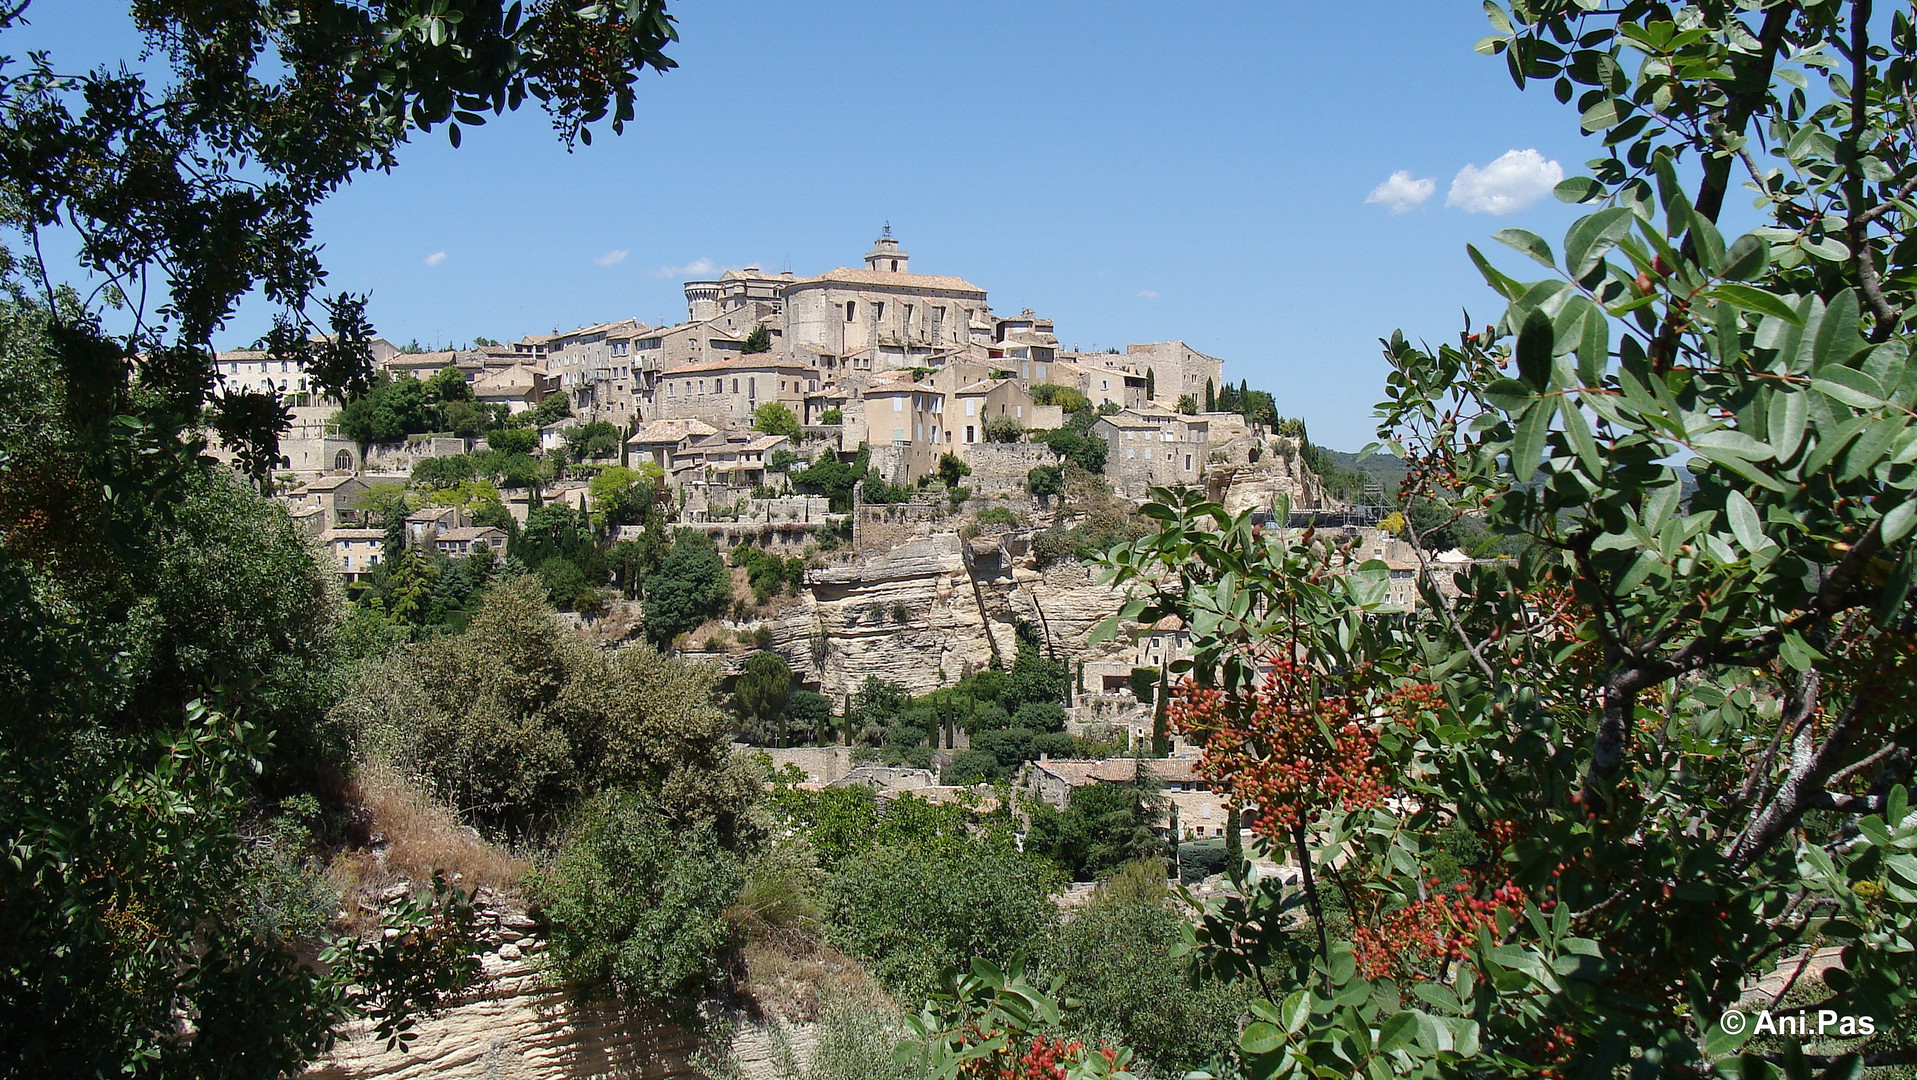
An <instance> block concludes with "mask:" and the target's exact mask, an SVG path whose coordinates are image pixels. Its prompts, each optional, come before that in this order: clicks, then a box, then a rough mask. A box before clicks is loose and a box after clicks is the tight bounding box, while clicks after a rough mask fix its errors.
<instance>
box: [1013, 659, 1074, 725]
mask: <svg viewBox="0 0 1917 1080" xmlns="http://www.w3.org/2000/svg"><path fill="white" fill-rule="evenodd" d="M1014 670H1016V668H1015V669H1014ZM1041 689H1043V687H1041ZM1012 723H1014V724H1016V725H1018V726H1019V727H1023V728H1031V729H1032V730H1033V731H1064V730H1065V706H1063V705H1060V704H1059V703H1058V702H1056V701H1053V700H1050V699H1046V700H1043V701H1027V702H1026V703H1025V704H1023V705H1020V706H1019V707H1018V711H1017V712H1015V713H1013V714H1012Z"/></svg>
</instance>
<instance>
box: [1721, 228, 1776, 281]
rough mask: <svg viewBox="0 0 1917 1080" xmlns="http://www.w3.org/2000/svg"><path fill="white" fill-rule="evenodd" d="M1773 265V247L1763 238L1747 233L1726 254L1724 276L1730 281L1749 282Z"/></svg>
mask: <svg viewBox="0 0 1917 1080" xmlns="http://www.w3.org/2000/svg"><path fill="white" fill-rule="evenodd" d="M1770 264H1771V246H1770V244H1768V243H1766V242H1765V241H1764V239H1763V238H1762V237H1757V236H1752V235H1751V234H1749V233H1745V234H1744V235H1743V236H1740V237H1738V238H1737V240H1736V241H1735V242H1733V243H1732V244H1731V249H1730V250H1729V251H1727V252H1725V254H1724V270H1723V275H1724V277H1725V278H1726V279H1727V280H1730V281H1749V280H1751V279H1752V278H1755V277H1757V276H1758V275H1759V274H1762V273H1763V272H1764V268H1765V267H1767V266H1769V265H1770Z"/></svg>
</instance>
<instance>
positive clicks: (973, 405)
mask: <svg viewBox="0 0 1917 1080" xmlns="http://www.w3.org/2000/svg"><path fill="white" fill-rule="evenodd" d="M965 415H967V416H977V415H978V399H977V398H966V399H965Z"/></svg>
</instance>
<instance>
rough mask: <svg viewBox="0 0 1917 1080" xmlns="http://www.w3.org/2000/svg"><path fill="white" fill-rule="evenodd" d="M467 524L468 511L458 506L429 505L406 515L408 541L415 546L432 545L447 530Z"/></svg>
mask: <svg viewBox="0 0 1917 1080" xmlns="http://www.w3.org/2000/svg"><path fill="white" fill-rule="evenodd" d="M465 524H466V511H465V510H464V509H463V508H461V507H458V506H427V507H422V508H420V509H418V510H415V511H413V512H412V513H410V514H407V515H406V542H407V543H408V544H411V545H413V546H414V547H419V548H424V547H430V546H432V543H433V541H434V540H437V539H438V538H440V537H442V536H444V535H446V532H447V530H449V529H457V528H461V527H463V526H464V525H465Z"/></svg>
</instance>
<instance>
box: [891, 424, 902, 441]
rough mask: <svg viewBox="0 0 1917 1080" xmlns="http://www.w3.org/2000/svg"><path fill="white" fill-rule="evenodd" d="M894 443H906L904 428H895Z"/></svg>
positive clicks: (893, 430)
mask: <svg viewBox="0 0 1917 1080" xmlns="http://www.w3.org/2000/svg"><path fill="white" fill-rule="evenodd" d="M892 441H893V442H904V441H905V429H904V428H902V427H895V428H893V429H892Z"/></svg>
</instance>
